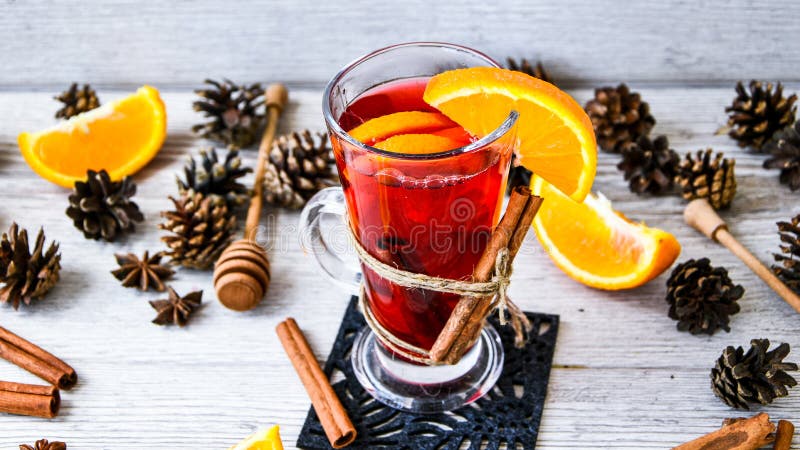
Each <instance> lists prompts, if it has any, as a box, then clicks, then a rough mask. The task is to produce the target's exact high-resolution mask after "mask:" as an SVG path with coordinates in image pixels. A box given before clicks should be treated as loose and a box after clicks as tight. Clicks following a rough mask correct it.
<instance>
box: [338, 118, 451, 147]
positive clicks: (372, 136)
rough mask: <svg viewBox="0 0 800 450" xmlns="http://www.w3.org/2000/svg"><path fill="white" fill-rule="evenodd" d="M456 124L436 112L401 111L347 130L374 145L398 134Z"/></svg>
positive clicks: (420, 132) (439, 128) (428, 131)
mask: <svg viewBox="0 0 800 450" xmlns="http://www.w3.org/2000/svg"><path fill="white" fill-rule="evenodd" d="M455 126H456V124H455V123H453V121H452V120H450V119H448V118H447V117H446V116H445V115H443V114H440V113H437V112H422V111H403V112H397V113H393V114H387V115H385V116H380V117H376V118H374V119H370V120H368V121H366V122H364V123H362V124H361V125H359V126H357V127H355V128H353V129H352V130H350V131H348V132H347V134H349V135H350V136H352V137H353V138H355V139H356V140H357V141H359V142H362V143H364V144H367V145H374V144H375V143H376V142H380V141H383V140H385V139H388V138H390V137H392V136H395V135H398V134H422V133H430V132H432V131H437V130H442V129H445V128H452V127H455Z"/></svg>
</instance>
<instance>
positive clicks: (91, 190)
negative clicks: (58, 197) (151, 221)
mask: <svg viewBox="0 0 800 450" xmlns="http://www.w3.org/2000/svg"><path fill="white" fill-rule="evenodd" d="M134 194H136V184H134V182H133V180H132V179H131V178H130V177H125V178H123V179H122V180H121V181H111V178H110V177H109V176H108V172H106V171H105V170H101V171H100V172H95V171H94V170H89V171H88V172H87V173H86V181H76V182H75V188H74V189H73V191H72V194H71V195H70V196H69V207H68V208H67V216H69V217H70V218H71V219H72V222H73V224H74V225H75V228H77V229H79V230H81V231H83V235H84V236H85V237H86V238H87V239H100V238H102V239H105V240H106V241H109V242H111V241H113V240H114V239H115V238H116V237H117V236H118V235H119V234H121V233H123V232H128V231H133V230H134V228H135V226H134V222H141V221H143V220H144V215H142V212H141V211H139V206H138V205H136V203H134V202H132V201H131V197H133V195H134Z"/></svg>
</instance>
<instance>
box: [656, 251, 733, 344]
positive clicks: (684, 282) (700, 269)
mask: <svg viewBox="0 0 800 450" xmlns="http://www.w3.org/2000/svg"><path fill="white" fill-rule="evenodd" d="M742 295H744V288H742V286H740V285H734V284H733V282H732V281H731V279H730V278H729V277H728V271H727V270H725V269H724V268H722V267H712V266H711V263H710V262H709V260H708V258H702V259H699V260H694V259H690V260H689V261H686V262H685V263H682V264H680V265H678V266H677V267H676V268H675V270H673V271H672V274H671V275H670V277H669V280H667V303H669V317H670V318H671V319H673V320H677V321H678V325H677V327H678V330H680V331H688V332H690V333H692V334H709V335H710V334H714V332H716V331H717V330H719V329H720V328H721V329H723V330H725V331H728V332H729V331H731V328H730V326H728V323H729V322H730V316H732V315H734V314H736V313H738V312H739V304H738V303H737V301H738V300H739V299H740V298H741V297H742Z"/></svg>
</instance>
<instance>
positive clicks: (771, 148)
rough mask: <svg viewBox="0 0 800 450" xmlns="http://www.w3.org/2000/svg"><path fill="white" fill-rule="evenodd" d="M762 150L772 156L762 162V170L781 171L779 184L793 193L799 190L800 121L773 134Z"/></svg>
mask: <svg viewBox="0 0 800 450" xmlns="http://www.w3.org/2000/svg"><path fill="white" fill-rule="evenodd" d="M764 150H765V151H767V152H768V153H771V154H772V157H771V158H769V159H768V160H766V161H764V168H765V169H781V175H780V181H781V183H783V184H788V185H789V188H790V189H791V190H793V191H796V190H798V189H800V120H798V121H797V122H795V124H794V125H793V126H790V127H786V128H784V129H783V130H781V131H778V132H777V133H775V135H774V136H772V139H771V140H770V141H769V142H767V143H766V144H765V145H764Z"/></svg>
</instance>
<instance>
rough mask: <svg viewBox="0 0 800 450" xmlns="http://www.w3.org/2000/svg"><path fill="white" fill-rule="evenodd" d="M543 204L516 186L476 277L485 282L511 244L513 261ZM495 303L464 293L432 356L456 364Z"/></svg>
mask: <svg viewBox="0 0 800 450" xmlns="http://www.w3.org/2000/svg"><path fill="white" fill-rule="evenodd" d="M541 204H542V198H541V197H536V196H532V195H531V191H530V189H528V188H526V187H524V186H523V187H517V188H516V189H514V191H513V192H512V193H511V198H510V199H509V201H508V206H507V207H506V212H505V214H503V217H502V218H501V219H500V222H499V223H498V224H497V227H496V228H495V229H494V231H493V232H492V236H491V237H490V239H489V244H488V245H487V246H486V249H484V251H483V254H482V255H481V258H480V259H479V260H478V263H477V264H476V265H475V269H474V270H473V273H472V279H473V281H477V282H484V281H488V280H489V279H490V277H491V275H492V271H493V269H494V264H495V260H496V259H497V254H498V253H499V252H500V251H501V250H502V249H504V248H507V249H508V251H509V264H510V263H511V262H512V261H513V259H514V257H515V256H516V254H517V251H518V250H519V248H520V246H521V245H522V241H523V239H524V238H525V235H526V234H527V232H528V229H529V228H530V225H531V222H532V221H533V218H534V217H535V216H536V213H537V212H538V211H539V207H540V206H541ZM492 306H493V304H492V298H491V297H486V298H477V297H462V298H461V299H460V300H459V302H458V303H457V304H456V307H455V308H454V309H453V312H452V313H451V314H450V318H449V319H448V320H447V323H446V324H445V326H444V328H443V329H442V331H441V332H440V333H439V336H438V338H437V339H436V342H434V344H433V347H431V351H430V357H431V359H433V360H434V361H437V362H444V363H447V364H455V363H457V362H458V361H459V360H461V357H462V356H463V354H464V353H465V352H466V350H467V349H469V347H470V346H471V345H472V344H473V343H474V341H475V340H476V339H477V337H478V335H479V334H480V331H481V329H482V327H483V320H484V319H485V318H486V316H487V315H488V314H489V312H490V310H491V308H492Z"/></svg>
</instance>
